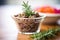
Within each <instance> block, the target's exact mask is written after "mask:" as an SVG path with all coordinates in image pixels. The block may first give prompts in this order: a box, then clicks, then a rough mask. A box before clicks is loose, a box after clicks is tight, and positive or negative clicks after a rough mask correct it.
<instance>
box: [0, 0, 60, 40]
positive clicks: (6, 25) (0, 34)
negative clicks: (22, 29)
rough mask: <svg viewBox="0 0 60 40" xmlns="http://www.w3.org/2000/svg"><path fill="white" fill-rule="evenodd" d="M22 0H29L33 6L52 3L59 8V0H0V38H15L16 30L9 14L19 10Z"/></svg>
mask: <svg viewBox="0 0 60 40" xmlns="http://www.w3.org/2000/svg"><path fill="white" fill-rule="evenodd" d="M23 1H29V4H30V5H31V6H33V7H36V6H37V7H39V6H42V5H53V6H54V7H57V8H60V0H0V40H17V34H18V30H17V28H16V25H15V22H14V20H13V19H12V17H11V15H12V14H17V13H20V12H21V4H22V2H23ZM59 17H60V16H59ZM58 23H59V24H60V20H59V21H58Z"/></svg>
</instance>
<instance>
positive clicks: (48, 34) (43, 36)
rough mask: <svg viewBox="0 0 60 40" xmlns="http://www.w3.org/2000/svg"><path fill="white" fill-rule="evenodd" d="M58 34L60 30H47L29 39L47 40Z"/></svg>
mask: <svg viewBox="0 0 60 40" xmlns="http://www.w3.org/2000/svg"><path fill="white" fill-rule="evenodd" d="M58 32H60V28H56V29H49V30H48V31H43V32H40V33H36V34H33V35H32V36H31V38H33V39H35V40H48V39H50V38H52V37H55V36H56V33H58Z"/></svg>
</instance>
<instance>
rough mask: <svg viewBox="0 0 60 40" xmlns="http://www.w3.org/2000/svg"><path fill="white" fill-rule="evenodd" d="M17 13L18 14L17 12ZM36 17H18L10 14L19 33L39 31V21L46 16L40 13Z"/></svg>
mask: <svg viewBox="0 0 60 40" xmlns="http://www.w3.org/2000/svg"><path fill="white" fill-rule="evenodd" d="M17 15H18V14H17ZM40 16H41V17H38V18H19V17H15V16H12V18H13V19H14V20H15V22H16V24H17V25H18V26H17V27H18V29H19V33H22V34H35V33H39V32H40V27H41V25H40V24H41V22H42V21H43V20H44V18H45V17H46V16H45V15H40Z"/></svg>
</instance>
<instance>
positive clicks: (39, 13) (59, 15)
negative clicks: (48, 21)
mask: <svg viewBox="0 0 60 40" xmlns="http://www.w3.org/2000/svg"><path fill="white" fill-rule="evenodd" d="M39 14H40V15H45V16H60V14H47V13H46V14H45V13H41V12H39Z"/></svg>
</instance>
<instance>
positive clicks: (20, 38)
mask: <svg viewBox="0 0 60 40" xmlns="http://www.w3.org/2000/svg"><path fill="white" fill-rule="evenodd" d="M55 27H58V25H46V24H41V31H44V30H48V29H50V28H55ZM59 34H60V33H59ZM17 40H33V39H32V38H30V35H26V34H19V33H18V37H17ZM52 40H60V35H59V36H57V37H56V38H54V39H52Z"/></svg>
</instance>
